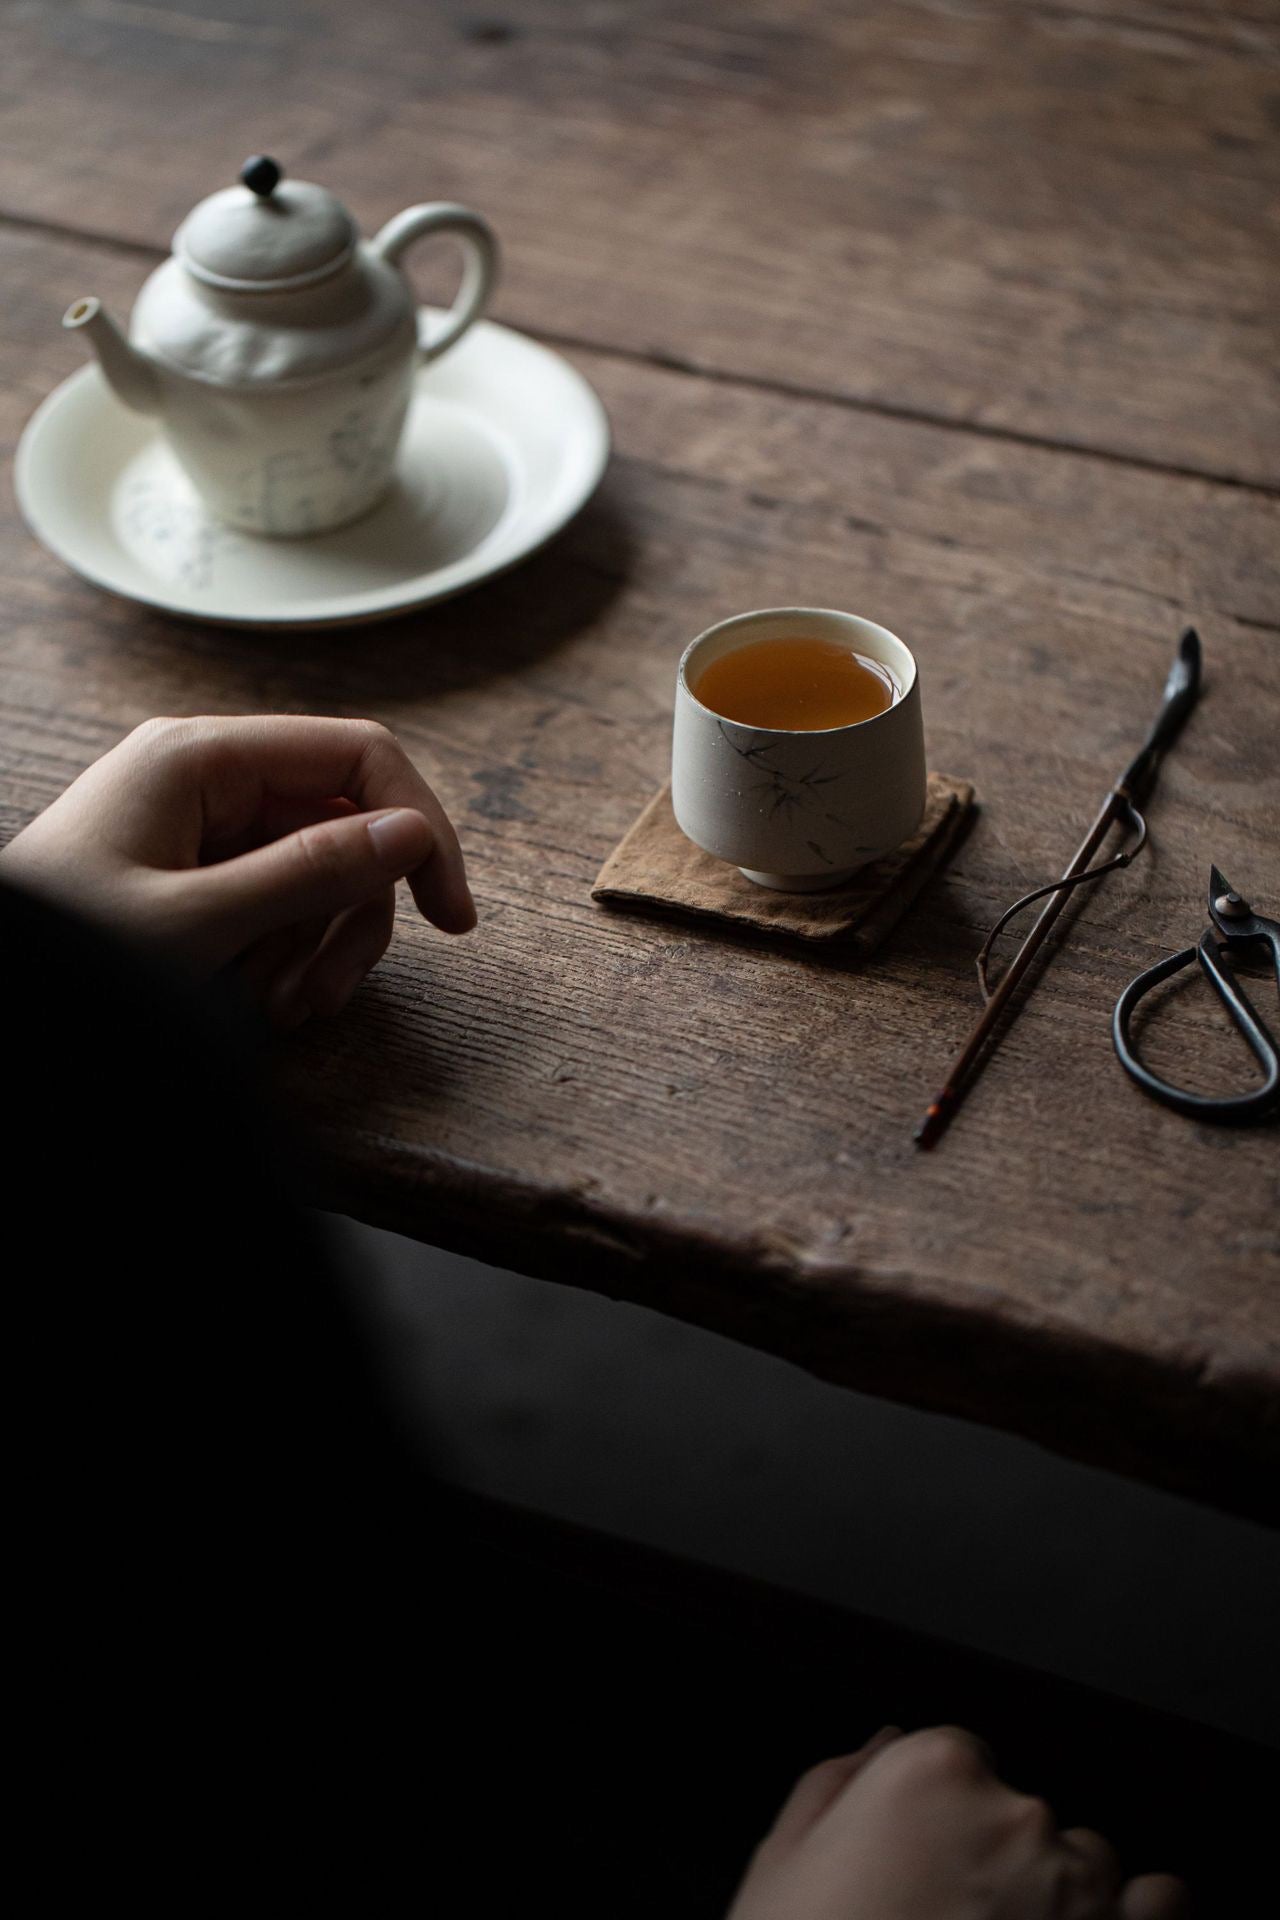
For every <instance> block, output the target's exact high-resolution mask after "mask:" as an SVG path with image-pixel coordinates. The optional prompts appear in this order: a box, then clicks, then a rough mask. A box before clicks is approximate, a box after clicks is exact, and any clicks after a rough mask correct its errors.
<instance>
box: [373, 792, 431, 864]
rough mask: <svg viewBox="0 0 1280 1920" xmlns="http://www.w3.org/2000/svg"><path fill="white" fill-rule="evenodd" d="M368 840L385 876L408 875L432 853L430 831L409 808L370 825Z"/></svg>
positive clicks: (418, 814)
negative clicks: (384, 871)
mask: <svg viewBox="0 0 1280 1920" xmlns="http://www.w3.org/2000/svg"><path fill="white" fill-rule="evenodd" d="M369 838H370V840H372V842H373V851H374V853H375V855H376V856H377V861H378V865H379V866H380V867H384V868H385V869H386V871H387V872H388V873H394V874H397V875H398V874H402V873H408V871H409V869H410V868H411V867H416V866H417V864H418V862H419V861H420V860H425V859H426V857H427V855H428V854H429V853H430V851H431V845H432V842H431V829H430V827H429V826H428V825H427V823H426V821H425V820H424V818H423V816H422V815H421V814H420V813H416V812H415V811H414V809H413V808H412V807H397V808H396V809H395V811H394V812H393V813H380V814H379V815H378V816H377V818H376V819H373V820H371V821H370V822H369Z"/></svg>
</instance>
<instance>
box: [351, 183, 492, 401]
mask: <svg viewBox="0 0 1280 1920" xmlns="http://www.w3.org/2000/svg"><path fill="white" fill-rule="evenodd" d="M436 233H448V234H452V235H453V237H454V239H455V240H460V241H461V243H462V252H463V268H462V285H461V286H460V287H459V288H458V297H457V299H456V300H455V301H454V303H453V307H452V310H451V312H450V315H449V321H448V324H447V325H446V327H445V329H444V331H443V332H442V333H441V334H439V335H438V336H437V337H436V338H435V339H434V340H429V339H428V338H427V319H426V315H425V314H421V313H420V314H419V316H418V357H419V359H420V361H421V363H422V365H423V366H426V364H427V362H428V361H430V360H438V359H439V358H440V355H441V354H442V353H447V352H448V351H449V348H450V347H451V346H453V345H454V344H455V342H457V341H459V340H461V338H462V336H463V334H464V333H465V332H466V331H467V328H468V327H469V326H470V325H471V323H472V322H473V321H474V320H478V319H479V318H480V315H481V314H482V313H483V311H484V308H485V303H486V301H487V300H488V298H489V295H490V293H491V292H492V291H493V283H494V281H495V280H496V279H497V277H498V241H497V236H496V235H495V233H494V231H493V228H492V227H491V226H490V225H489V223H488V221H487V220H482V219H481V217H480V215H479V214H478V213H472V211H471V209H470V208H469V207H460V206H457V205H455V204H454V202H452V201H449V200H440V201H436V202H435V203H433V204H432V205H431V206H427V207H406V208H405V210H404V212H403V213H398V214H396V216H395V218H394V219H392V220H388V222H387V224H386V226H385V227H383V228H382V230H381V232H379V233H377V234H375V235H374V238H373V240H372V241H371V242H370V244H371V246H372V248H373V251H374V252H375V253H376V254H380V255H381V257H382V258H383V259H384V260H387V261H390V262H391V264H392V265H393V266H394V265H397V264H398V262H399V259H400V255H401V254H402V253H403V252H404V250H405V248H406V247H408V246H411V245H412V244H413V242H414V241H415V240H425V239H426V238H427V237H428V236H429V235H431V234H436Z"/></svg>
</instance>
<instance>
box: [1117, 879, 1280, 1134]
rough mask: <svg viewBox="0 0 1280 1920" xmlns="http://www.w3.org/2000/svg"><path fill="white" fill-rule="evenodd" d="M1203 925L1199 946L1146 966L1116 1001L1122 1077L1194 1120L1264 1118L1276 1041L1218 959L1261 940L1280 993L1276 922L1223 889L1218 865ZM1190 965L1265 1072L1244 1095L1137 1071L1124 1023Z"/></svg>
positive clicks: (1278, 1065)
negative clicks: (1200, 1089) (1193, 1088)
mask: <svg viewBox="0 0 1280 1920" xmlns="http://www.w3.org/2000/svg"><path fill="white" fill-rule="evenodd" d="M1209 921H1210V924H1209V926H1208V927H1206V928H1205V931H1204V933H1203V934H1202V935H1201V936H1200V941H1199V944H1198V945H1197V946H1194V947H1184V948H1183V950H1182V952H1181V953H1171V954H1170V955H1169V957H1168V959H1167V960H1160V961H1157V963H1156V965H1155V966H1154V967H1148V968H1147V970H1146V972H1145V973H1140V974H1139V975H1138V977H1137V979H1136V980H1132V981H1130V983H1129V985H1128V986H1127V987H1126V988H1125V990H1124V992H1123V993H1122V994H1121V995H1120V998H1119V999H1118V1000H1117V1001H1116V1010H1115V1015H1114V1017H1113V1019H1112V1022H1111V1038H1112V1040H1113V1041H1114V1042H1115V1049H1116V1052H1117V1054H1119V1056H1120V1064H1121V1066H1122V1067H1123V1068H1124V1070H1125V1072H1126V1073H1127V1074H1129V1075H1130V1076H1131V1077H1132V1078H1133V1079H1134V1080H1136V1081H1137V1083H1138V1085H1139V1086H1140V1087H1141V1088H1142V1089H1143V1091H1144V1093H1149V1094H1151V1095H1152V1096H1153V1097H1154V1098H1155V1099H1157V1100H1163V1101H1164V1103H1165V1105H1166V1106H1167V1107H1173V1108H1174V1109H1175V1110H1176V1111H1177V1112H1178V1113H1187V1114H1190V1115H1191V1116H1192V1118H1193V1119H1196V1120H1228V1121H1236V1122H1241V1121H1249V1120H1265V1119H1267V1118H1268V1116H1269V1115H1271V1114H1272V1113H1275V1112H1277V1111H1280V1041H1277V1039H1276V1037H1275V1035H1274V1034H1273V1033H1272V1032H1270V1030H1269V1029H1268V1027H1267V1025H1266V1022H1265V1021H1264V1020H1263V1018H1262V1015H1261V1014H1260V1013H1259V1012H1258V1009H1257V1008H1256V1007H1255V1006H1254V1005H1253V1003H1252V1001H1251V1000H1250V999H1249V996H1248V995H1247V994H1246V992H1245V990H1244V988H1243V987H1242V986H1241V984H1240V982H1239V980H1237V979H1236V977H1235V975H1234V974H1233V973H1232V971H1231V969H1230V968H1229V967H1228V966H1226V965H1224V962H1223V955H1224V954H1225V953H1230V952H1231V951H1232V950H1233V949H1234V950H1236V951H1238V950H1239V949H1240V948H1241V947H1244V946H1248V945H1251V944H1253V943H1255V942H1259V941H1260V942H1263V943H1265V944H1266V945H1268V946H1269V947H1270V948H1271V958H1272V960H1273V962H1274V963H1275V972H1276V985H1277V987H1278V988H1280V921H1277V920H1267V919H1265V918H1264V917H1263V915H1262V914H1260V913H1255V912H1254V910H1253V908H1252V907H1251V906H1250V905H1249V902H1248V901H1247V900H1245V899H1242V898H1241V896H1240V895H1239V894H1238V893H1236V892H1235V891H1234V889H1233V888H1232V887H1230V886H1229V885H1228V884H1227V882H1226V881H1225V880H1224V879H1223V877H1222V875H1221V874H1220V873H1219V871H1218V869H1217V868H1216V867H1210V869H1209ZM1193 960H1199V962H1200V965H1201V967H1202V969H1203V970H1204V973H1205V975H1206V976H1207V978H1208V980H1209V984H1210V985H1211V986H1212V987H1213V989H1214V991H1215V993H1216V994H1217V995H1218V998H1219V999H1220V1000H1221V1001H1222V1004H1223V1005H1224V1006H1225V1008H1226V1009H1227V1012H1228V1013H1229V1014H1230V1015H1231V1018H1232V1019H1233V1020H1234V1022H1235V1024H1236V1026H1237V1027H1238V1029H1239V1031H1240V1033H1241V1035H1242V1037H1243V1038H1244V1039H1245V1040H1246V1041H1247V1042H1248V1043H1249V1046H1250V1047H1251V1048H1252V1050H1253V1053H1254V1055H1255V1057H1256V1058H1257V1060H1258V1062H1259V1064H1260V1065H1261V1067H1262V1070H1263V1072H1264V1073H1265V1075H1266V1080H1265V1082H1264V1084H1263V1085H1262V1086H1260V1087H1255V1088H1253V1089H1252V1090H1251V1091H1250V1092H1248V1093H1233V1094H1220V1095H1217V1094H1204V1093H1189V1092H1188V1091H1187V1090H1186V1088H1185V1087H1175V1086H1173V1085H1171V1084H1170V1082H1169V1081H1167V1080H1160V1079H1157V1077H1156V1075H1155V1074H1154V1073H1152V1072H1151V1071H1150V1069H1149V1068H1147V1067H1144V1066H1143V1064H1142V1062H1141V1060H1139V1058H1138V1056H1137V1054H1136V1053H1135V1052H1134V1050H1133V1043H1132V1041H1131V1039H1130V1037H1129V1023H1130V1021H1131V1020H1132V1018H1133V1010H1134V1008H1135V1007H1136V1006H1137V1004H1138V1002H1139V1001H1140V1000H1141V999H1142V998H1143V997H1144V996H1145V995H1146V994H1148V993H1150V992H1151V990H1152V988H1153V987H1158V986H1159V985H1160V982H1161V981H1162V980H1167V979H1168V978H1169V977H1170V975H1171V974H1175V973H1179V972H1181V970H1182V968H1183V967H1189V966H1190V965H1191V962H1192V961H1193Z"/></svg>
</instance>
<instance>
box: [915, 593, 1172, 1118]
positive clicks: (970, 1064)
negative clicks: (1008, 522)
mask: <svg viewBox="0 0 1280 1920" xmlns="http://www.w3.org/2000/svg"><path fill="white" fill-rule="evenodd" d="M1200 668H1201V660H1200V639H1199V636H1198V634H1197V633H1196V630H1195V628H1194V627H1188V628H1187V630H1186V632H1185V633H1184V634H1183V636H1182V638H1181V639H1180V640H1179V642H1178V651H1177V652H1176V654H1175V655H1174V658H1173V665H1172V667H1171V668H1170V669H1169V676H1168V678H1167V680H1166V681H1165V685H1164V700H1163V703H1162V705H1161V708H1160V712H1159V713H1158V714H1157V716H1156V721H1155V725H1154V726H1153V727H1152V729H1151V732H1150V733H1149V734H1148V735H1147V738H1146V741H1145V742H1144V744H1143V746H1142V748H1141V750H1140V751H1139V752H1138V753H1137V754H1135V755H1134V758H1133V759H1132V760H1131V761H1130V762H1129V765H1128V766H1127V767H1126V768H1125V770H1124V772H1123V773H1122V774H1121V776H1120V778H1119V779H1118V780H1117V781H1116V783H1115V785H1114V786H1113V787H1112V789H1111V791H1110V793H1109V794H1108V795H1107V797H1106V799H1105V800H1104V801H1103V803H1102V806H1101V807H1100V808H1099V810H1098V814H1097V817H1096V819H1095V820H1094V822H1093V825H1092V826H1091V827H1090V828H1089V831H1088V833H1086V835H1085V837H1084V839H1083V840H1082V841H1081V842H1080V845H1079V846H1078V847H1077V849H1076V851H1075V854H1074V856H1073V857H1072V860H1071V864H1070V866H1069V867H1068V868H1067V870H1066V872H1065V873H1064V874H1062V875H1061V877H1060V878H1059V880H1058V881H1057V884H1056V887H1055V890H1054V892H1053V893H1051V894H1050V895H1049V898H1048V899H1047V900H1046V901H1045V903H1044V906H1043V907H1042V908H1041V909H1040V912H1039V913H1038V914H1037V915H1036V919H1035V924H1034V926H1033V927H1032V928H1031V931H1030V933H1028V935H1027V937H1026V939H1025V940H1024V941H1023V943H1022V945H1021V946H1020V947H1019V948H1018V951H1017V953H1016V954H1015V955H1014V956H1013V959H1012V960H1011V961H1010V963H1009V967H1008V970H1007V971H1006V973H1005V975H1004V978H1003V979H1002V980H1001V982H1000V984H999V986H998V987H997V988H996V990H995V992H994V993H993V994H992V995H991V998H990V999H989V1000H988V1001H987V1004H986V1006H985V1007H984V1008H983V1010H982V1016H981V1018H980V1019H979V1021H978V1023H977V1025H976V1026H975V1027H974V1029H973V1032H972V1033H971V1034H970V1035H969V1038H968V1039H967V1040H966V1041H965V1043H964V1045H963V1047H961V1049H960V1051H959V1053H958V1054H957V1055H956V1057H955V1059H954V1060H953V1061H952V1063H951V1071H950V1073H949V1074H948V1075H947V1078H946V1083H945V1085H944V1086H943V1088H942V1091H941V1092H940V1093H939V1094H938V1095H937V1097H936V1098H935V1099H934V1100H932V1101H931V1102H930V1103H929V1106H928V1109H927V1110H926V1112H925V1116H924V1119H923V1120H922V1121H921V1122H920V1125H919V1126H918V1127H917V1128H916V1132H915V1142H916V1145H917V1146H918V1147H932V1146H933V1145H934V1144H935V1143H936V1142H937V1141H938V1140H940V1139H941V1137H942V1135H943V1134H944V1133H945V1132H946V1129H947V1127H948V1125H949V1124H950V1122H951V1120H952V1117H953V1116H954V1114H955V1112H956V1109H957V1107H958V1106H959V1105H960V1102H961V1100H962V1099H963V1097H964V1092H965V1089H966V1087H967V1086H968V1084H969V1082H970V1081H971V1080H972V1079H973V1077H974V1074H975V1072H976V1070H977V1066H978V1062H979V1058H980V1056H981V1054H982V1051H983V1048H984V1047H985V1045H986V1043H987V1040H988V1039H989V1037H990V1035H991V1033H992V1031H993V1029H994V1027H995V1025H996V1022H997V1021H998V1020H999V1018H1000V1015H1001V1013H1002V1012H1003V1011H1004V1008H1005V1006H1006V1004H1007V1002H1008V1000H1009V997H1010V995H1011V994H1012V993H1013V991H1014V988H1015V987H1016V986H1017V984H1018V982H1019V980H1021V978H1022V976H1023V974H1024V973H1025V972H1026V970H1027V968H1028V967H1029V966H1030V965H1031V962H1032V960H1034V958H1035V956H1036V953H1037V952H1038V951H1039V949H1040V947H1041V946H1042V945H1043V944H1044V941H1045V938H1046V936H1047V935H1048V932H1049V929H1050V928H1051V927H1052V925H1053V923H1054V921H1055V920H1056V919H1057V917H1058V915H1059V914H1060V913H1061V912H1062V909H1063V907H1064V906H1065V905H1066V904H1067V900H1068V899H1069V897H1070V895H1071V892H1072V883H1073V882H1074V881H1075V880H1076V879H1077V878H1078V877H1079V875H1080V874H1082V873H1083V872H1084V870H1085V868H1086V867H1087V866H1088V864H1089V862H1090V860H1091V859H1092V858H1093V856H1094V854H1095V853H1096V852H1097V850H1098V848H1099V847H1100V846H1101V845H1102V842H1103V841H1104V840H1105V838H1106V836H1107V831H1108V829H1109V828H1110V827H1111V826H1113V825H1114V823H1115V822H1116V821H1117V820H1121V819H1123V820H1128V821H1129V822H1130V823H1132V824H1135V825H1137V826H1139V827H1141V828H1142V833H1143V836H1144V837H1145V832H1146V829H1145V826H1144V824H1143V821H1142V816H1141V814H1140V813H1139V812H1138V807H1139V805H1140V804H1141V802H1142V801H1143V800H1144V799H1145V797H1146V795H1147V794H1148V793H1149V792H1150V790H1151V787H1152V786H1153V785H1154V783H1155V777H1156V773H1157V771H1158V769H1159V766H1160V760H1161V756H1162V755H1163V754H1164V753H1165V752H1166V751H1167V750H1168V748H1169V747H1170V746H1171V745H1172V744H1173V741H1174V739H1175V738H1176V736H1177V734H1178V732H1179V730H1180V729H1181V727H1182V726H1183V724H1184V722H1185V720H1186V718H1187V715H1188V714H1189V713H1190V711H1191V709H1192V707H1193V706H1194V705H1195V703H1196V701H1197V699H1198V698H1199V695H1200ZM1140 844H1141V840H1139V845H1140ZM1132 851H1134V852H1136V851H1137V848H1136V847H1135V848H1134V849H1132ZM1124 860H1125V856H1124V855H1123V854H1122V855H1121V856H1120V863H1122V864H1123V862H1124ZM1111 864H1115V863H1109V864H1108V866H1107V867H1102V868H1099V870H1098V872H1099V877H1101V875H1102V874H1103V873H1104V872H1107V871H1109V870H1110V865H1111ZM1028 904H1029V903H1028ZM1010 911H1012V909H1011V910H1010Z"/></svg>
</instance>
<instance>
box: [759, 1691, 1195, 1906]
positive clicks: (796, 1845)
mask: <svg viewBox="0 0 1280 1920" xmlns="http://www.w3.org/2000/svg"><path fill="white" fill-rule="evenodd" d="M1188 1911H1189V1909H1188V1906H1187V1902H1186V1894H1185V1890H1184V1888H1183V1886H1182V1883H1181V1881H1179V1880H1175V1879H1173V1878H1171V1877H1170V1876H1169V1875H1168V1874H1162V1873H1161V1874H1143V1875H1142V1876H1141V1877H1140V1878H1138V1879H1136V1880H1130V1881H1128V1882H1127V1883H1123V1882H1122V1875H1121V1872H1120V1864H1119V1861H1118V1860H1117V1859H1116V1856H1115V1854H1114V1853H1113V1851H1112V1849H1111V1847H1110V1845H1109V1844H1108V1842H1107V1841H1106V1840H1104V1839H1103V1837H1102V1835H1101V1834H1100V1833H1093V1832H1092V1831H1090V1830H1088V1829H1086V1828H1084V1827H1077V1828H1073V1829H1071V1830H1070V1831H1068V1832H1064V1833H1060V1832H1059V1831H1058V1828H1057V1826H1056V1824H1055V1822H1054V1818H1053V1815H1052V1813H1051V1812H1050V1811H1049V1808H1048V1807H1047V1806H1046V1805H1045V1803H1044V1802H1043V1800H1035V1799H1031V1798H1029V1797H1028V1796H1027V1795H1025V1794H1021V1793H1015V1792H1014V1790H1013V1789H1012V1787H1007V1786H1006V1785H1005V1784H1004V1782H1003V1781H1002V1780H999V1779H997V1777H996V1775H995V1774H994V1773H993V1772H992V1770H991V1768H990V1766H989V1765H988V1762H987V1759H986V1757H985V1753H984V1750H983V1748H982V1746H981V1744H980V1742H978V1741H977V1740H975V1739H974V1738H973V1736H972V1735H971V1734H968V1733H964V1732H962V1731H961V1730H960V1729H959V1728H957V1727H930V1728H929V1729H927V1730H926V1731H925V1732H922V1733H913V1734H908V1735H902V1734H900V1733H899V1732H898V1730H897V1729H896V1728H893V1727H887V1728H885V1730H884V1731H883V1732H882V1733H878V1734H877V1735H876V1736H875V1738H874V1739H873V1740H869V1741H868V1742H867V1744H866V1746H865V1747H862V1748H861V1749H860V1750H859V1751H858V1752H857V1753H850V1754H846V1755H844V1756H843V1757H842V1758H840V1759H838V1760H826V1761H824V1762H823V1763H822V1765H821V1766H817V1767H814V1768H812V1769H811V1771H810V1772H808V1773H806V1774H804V1775H803V1776H802V1778H801V1779H800V1780H799V1781H798V1782H797V1784H796V1786H795V1788H794V1790H793V1791H792V1794H791V1797H790V1799H789V1800H788V1801H787V1803H786V1805H785V1806H784V1807H783V1809H782V1811H781V1813H780V1814H779V1815H778V1818H777V1820H776V1822H775V1823H774V1826H773V1829H772V1831H771V1832H770V1833H769V1834H767V1835H766V1837H765V1839H764V1840H763V1842H762V1843H761V1845H760V1846H759V1847H758V1848H757V1850H756V1853H755V1855H754V1857H753V1859H752V1861H751V1864H750V1866H749V1868H748V1870H747V1876H746V1879H745V1880H744V1881H743V1883H742V1886H741V1887H740V1889H739V1891H738V1896H737V1899H736V1900H735V1901H734V1904H733V1907H732V1909H731V1910H730V1913H729V1916H728V1920H1184V1916H1185V1915H1186V1914H1187V1912H1188Z"/></svg>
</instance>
